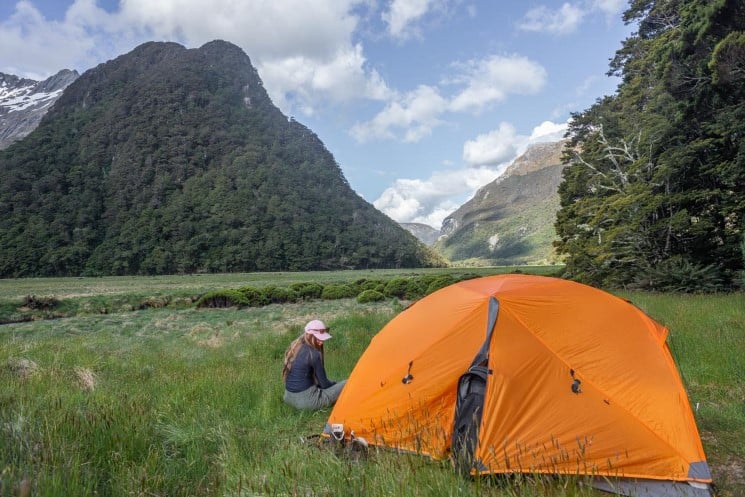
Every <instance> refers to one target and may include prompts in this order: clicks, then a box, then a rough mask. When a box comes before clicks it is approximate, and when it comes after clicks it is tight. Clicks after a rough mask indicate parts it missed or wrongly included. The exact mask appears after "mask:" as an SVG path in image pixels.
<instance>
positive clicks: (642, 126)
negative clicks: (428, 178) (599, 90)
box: [556, 0, 745, 291]
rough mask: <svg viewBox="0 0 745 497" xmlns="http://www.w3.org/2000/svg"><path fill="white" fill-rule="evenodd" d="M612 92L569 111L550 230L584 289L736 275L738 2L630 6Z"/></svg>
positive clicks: (742, 97)
mask: <svg viewBox="0 0 745 497" xmlns="http://www.w3.org/2000/svg"><path fill="white" fill-rule="evenodd" d="M624 19H625V20H626V21H627V22H634V23H638V31H637V32H636V33H635V34H634V35H633V36H631V37H630V38H628V39H627V40H625V41H624V43H623V45H622V47H621V48H620V49H619V50H618V51H617V53H616V55H615V58H614V59H613V60H612V62H611V65H610V73H612V74H617V75H619V76H620V77H621V78H622V82H621V84H620V85H619V87H618V90H617V92H616V94H615V95H613V96H611V97H607V98H604V99H602V100H599V101H598V102H596V104H595V105H593V106H592V107H590V108H589V109H587V110H585V111H584V112H582V113H579V114H576V115H574V116H573V120H572V122H571V126H570V133H571V136H572V145H573V147H574V150H576V151H577V153H575V154H573V156H572V157H571V165H569V166H568V167H567V168H566V169H565V171H564V181H563V183H562V185H561V188H560V195H561V210H560V212H559V213H558V219H557V223H556V229H557V232H558V234H559V236H560V241H559V243H558V244H557V248H558V250H559V251H561V252H562V253H564V254H566V255H567V259H566V262H567V268H566V269H567V275H568V276H569V277H572V278H575V279H578V280H582V281H585V282H589V283H593V284H601V285H613V286H635V287H641V288H658V289H674V290H694V291H702V290H716V289H721V288H731V287H734V286H737V284H738V283H739V282H741V281H742V280H743V277H742V269H743V264H744V263H743V259H744V258H745V242H744V241H743V233H744V232H745V219H744V215H743V214H744V213H745V139H744V137H745V105H744V103H745V2H743V1H742V0H715V1H710V2H701V1H697V0H673V1H667V0H666V1H655V0H635V1H632V2H631V3H630V6H629V8H628V10H627V11H626V12H625V14H624Z"/></svg>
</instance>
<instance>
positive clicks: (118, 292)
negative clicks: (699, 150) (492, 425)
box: [0, 268, 745, 497]
mask: <svg viewBox="0 0 745 497" xmlns="http://www.w3.org/2000/svg"><path fill="white" fill-rule="evenodd" d="M438 271H440V272H441V271H443V270H438ZM525 271H526V272H527V271H528V270H527V269H525ZM551 271H552V269H551V268H535V269H534V270H531V272H538V273H541V274H550V273H551ZM422 272H423V271H416V272H407V271H385V272H384V271H375V272H367V271H344V272H328V273H325V272H324V273H271V274H242V275H200V276H171V277H152V278H151V277H123V278H61V279H27V280H0V315H3V316H5V317H6V318H8V319H7V321H12V320H13V319H12V318H13V317H14V316H15V317H18V316H19V315H20V314H19V313H21V314H22V313H23V312H24V311H22V310H18V308H19V307H23V302H24V299H25V298H27V297H28V296H29V295H35V296H37V297H39V298H42V297H44V298H52V297H53V298H55V299H57V300H58V301H59V306H58V307H59V308H60V309H62V310H63V311H61V312H63V315H64V316H67V317H61V316H60V318H59V319H31V320H27V321H22V320H17V321H19V322H11V323H9V324H5V325H2V326H0V496H31V495H39V496H57V495H60V496H61V495H81V496H82V495H100V496H104V495H111V496H131V495H137V496H182V495H183V496H187V495H199V496H201V495H216V496H260V495H261V496H264V495H266V496H269V495H285V496H296V495H303V496H346V495H350V496H352V495H360V496H363V495H364V496H382V495H396V496H443V495H452V496H454V495H492V496H510V497H517V496H527V497H530V496H536V497H537V496H548V497H575V496H578V497H579V496H600V495H607V494H603V493H600V492H597V491H595V490H592V489H590V488H588V487H587V486H586V485H583V482H582V481H581V480H577V479H573V478H547V477H519V478H515V479H500V478H481V479H476V480H467V479H464V478H461V477H460V476H458V475H457V474H455V472H454V471H453V470H452V467H451V465H450V463H449V462H434V461H431V460H429V459H427V458H424V457H419V456H415V455H399V454H394V453H391V452H387V451H375V450H373V451H371V453H370V455H369V457H368V458H366V459H361V460H357V459H354V458H349V457H343V456H340V455H339V454H337V453H335V452H334V451H333V450H330V449H328V448H325V447H321V446H320V445H319V443H318V438H317V435H318V433H319V432H320V431H321V430H322V429H323V426H324V423H325V421H326V418H327V416H328V413H329V411H330V410H329V409H325V410H321V411H317V412H304V411H297V410H294V409H292V408H290V407H288V406H286V405H284V404H283V403H282V401H281V396H282V391H283V386H282V381H281V377H280V371H281V363H282V356H283V354H284V350H285V348H286V346H287V344H288V343H289V342H290V341H291V340H292V339H294V338H295V337H296V336H297V335H298V334H299V333H300V332H301V330H302V326H303V325H304V324H305V322H307V321H308V320H310V319H312V318H315V317H320V318H321V319H323V320H324V321H326V322H327V323H328V324H329V325H330V326H331V327H332V329H333V335H334V339H333V340H331V341H330V342H328V345H327V349H326V362H327V369H328V373H329V376H330V377H331V378H337V379H338V378H342V377H346V376H347V375H348V374H349V372H350V371H351V369H352V368H353V366H354V364H355V362H356V360H357V358H358V357H359V356H360V355H361V354H362V352H363V351H364V349H365V347H366V346H367V344H368V343H369V341H370V339H371V338H372V336H373V335H374V334H375V333H376V332H377V331H378V330H380V328H382V327H383V325H384V324H385V323H386V322H387V321H388V320H390V319H391V318H392V317H393V316H395V315H396V314H397V313H398V312H400V311H401V310H402V309H403V308H404V306H405V305H406V304H407V302H405V301H398V300H396V299H388V300H385V301H382V302H376V303H366V304H359V303H357V302H356V301H355V300H354V299H342V300H314V301H307V302H302V303H292V304H282V305H277V304H272V305H268V306H265V307H251V308H243V309H237V308H229V309H212V310H206V309H196V308H195V307H194V305H193V302H194V301H195V300H196V298H197V297H198V296H199V295H200V294H201V293H203V292H206V291H208V290H214V289H220V288H233V287H239V286H241V285H254V286H262V285H272V284H273V285H285V284H290V283H293V282H302V281H318V282H322V283H332V282H349V281H354V280H355V279H358V278H366V277H370V274H374V275H375V277H376V278H379V277H381V276H385V277H394V276H406V275H408V274H421V273H422ZM468 272H470V273H479V274H493V273H495V272H498V270H495V269H469V270H468ZM622 296H623V297H625V298H628V299H630V300H632V301H633V302H634V303H635V304H636V305H638V306H639V307H641V308H642V309H644V310H645V311H646V312H647V313H648V314H650V315H651V316H653V317H654V318H656V319H657V320H659V321H660V322H662V323H664V324H665V325H667V326H668V327H669V328H670V330H671V333H670V337H669V343H670V345H671V348H672V350H673V353H674V355H675V358H676V360H677V362H678V364H679V367H680V371H681V374H682V376H683V378H684V381H685V383H686V386H687V388H688V392H689V397H690V399H691V403H692V405H693V406H694V408H695V416H696V420H697V422H698V425H699V429H700V430H701V434H702V440H703V443H704V447H705V449H706V452H707V457H708V460H709V464H710V466H711V468H712V471H713V473H714V478H715V482H716V484H717V487H718V490H719V496H720V497H735V496H740V495H745V311H744V309H745V294H729V295H709V296H703V295H695V296H689V295H658V294H642V293H626V294H623V295H622ZM147 302H150V304H154V303H160V305H150V304H148V305H143V303H147ZM14 313H15V314H14ZM7 321H6V322H7ZM21 321H22V322H21Z"/></svg>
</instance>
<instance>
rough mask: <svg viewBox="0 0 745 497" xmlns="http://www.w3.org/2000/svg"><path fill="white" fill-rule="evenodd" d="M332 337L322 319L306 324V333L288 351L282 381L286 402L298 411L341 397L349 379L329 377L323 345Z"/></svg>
mask: <svg viewBox="0 0 745 497" xmlns="http://www.w3.org/2000/svg"><path fill="white" fill-rule="evenodd" d="M329 338H331V335H329V329H328V327H327V326H326V325H325V324H324V323H323V321H320V320H318V319H314V320H313V321H310V322H309V323H308V324H306V325H305V332H304V333H303V334H302V335H300V336H299V337H298V338H296V339H295V340H294V341H293V342H292V343H291V344H290V346H289V347H288V348H287V351H286V352H285V360H284V365H283V368H282V379H283V380H284V383H285V394H284V397H283V400H284V401H285V402H286V403H287V404H289V405H291V406H293V407H296V408H298V409H320V408H322V407H327V406H330V405H332V404H334V402H336V399H338V398H339V394H340V393H341V390H342V388H344V385H345V384H346V382H347V380H342V381H339V382H334V381H331V380H329V379H328V378H327V377H326V369H325V367H324V364H323V342H325V341H326V340H328V339H329Z"/></svg>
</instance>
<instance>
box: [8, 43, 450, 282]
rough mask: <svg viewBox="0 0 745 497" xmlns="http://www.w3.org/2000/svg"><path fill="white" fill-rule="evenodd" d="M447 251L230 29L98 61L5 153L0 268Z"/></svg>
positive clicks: (414, 255)
mask: <svg viewBox="0 0 745 497" xmlns="http://www.w3.org/2000/svg"><path fill="white" fill-rule="evenodd" d="M441 264H442V261H441V259H439V258H438V257H437V256H435V255H433V253H432V252H430V251H429V250H428V249H427V248H426V247H424V246H423V245H422V244H420V243H419V242H418V241H417V240H416V239H415V238H414V237H413V236H412V235H411V234H409V233H408V232H407V231H405V230H404V229H403V228H401V227H400V226H398V225H397V224H396V223H395V222H393V221H392V220H391V219H389V218H388V217H386V216H385V215H383V214H382V213H380V212H379V211H377V210H376V209H374V208H373V207H372V206H371V205H370V204H368V203H367V202H365V201H364V200H363V199H362V198H360V197H359V196H358V195H357V194H356V193H354V191H353V190H352V189H351V188H350V186H349V185H348V183H347V181H346V179H345V178H344V177H343V175H342V172H341V170H340V168H339V166H338V165H337V164H336V162H335V160H334V158H333V156H332V155H331V154H330V153H329V152H328V150H327V149H326V148H325V147H324V145H323V144H322V143H321V141H320V140H319V139H318V137H317V136H316V135H315V134H314V133H312V132H311V131H310V130H309V129H307V128H306V127H305V126H303V125H301V124H300V123H298V122H296V121H294V120H293V119H288V118H287V117H286V116H284V115H283V114H282V113H281V112H280V111H279V109H277V108H276V107H275V106H274V105H273V103H272V102H271V100H270V99H269V97H268V95H267V93H266V91H265V90H264V87H263V84H262V82H261V80H260V78H259V75H258V74H257V72H256V70H255V69H254V68H253V66H252V65H251V62H250V60H249V58H248V56H247V55H246V54H245V53H243V51H242V50H241V49H240V48H238V47H236V46H234V45H232V44H230V43H227V42H221V41H215V42H210V43H208V44H206V45H204V46H203V47H201V48H199V49H193V50H187V49H185V48H184V47H182V46H181V45H178V44H175V43H155V42H152V43H146V44H144V45H141V46H139V47H137V48H136V49H135V50H133V51H132V52H130V53H128V54H126V55H122V56H120V57H118V58H116V59H114V60H112V61H109V62H107V63H105V64H101V65H99V66H97V67H95V68H93V69H91V70H89V71H87V72H85V73H84V74H83V75H81V76H80V77H79V78H78V79H77V81H75V82H74V83H73V84H72V85H70V86H69V87H68V88H67V89H66V90H65V92H64V94H63V95H62V96H61V97H60V98H59V100H58V101H57V102H56V104H55V106H54V107H53V108H52V109H51V110H50V111H49V113H48V114H47V115H46V116H45V117H44V119H43V120H42V122H41V124H40V126H39V127H38V128H37V129H36V130H35V131H34V132H33V133H31V134H30V135H29V136H27V137H26V138H25V139H24V140H21V141H20V142H18V143H15V144H14V145H12V146H11V147H9V148H8V149H7V150H5V151H3V152H2V153H0V277H20V276H40V275H44V276H55V275H59V276H69V275H103V274H111V275H126V274H174V273H194V272H230V271H268V270H317V269H344V268H380V267H390V268H395V267H427V266H433V265H441Z"/></svg>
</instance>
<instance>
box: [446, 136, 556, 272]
mask: <svg viewBox="0 0 745 497" xmlns="http://www.w3.org/2000/svg"><path fill="white" fill-rule="evenodd" d="M563 146H564V142H554V143H540V144H536V145H533V146H532V147H530V148H529V149H528V150H526V152H525V153H524V154H523V155H521V156H520V157H518V158H517V159H515V161H514V162H513V163H512V164H511V165H510V167H509V168H507V170H506V171H505V172H504V173H503V174H502V175H501V176H499V177H498V178H497V179H495V180H494V181H492V182H491V183H489V184H488V185H485V186H483V187H481V188H480V189H479V191H478V192H476V194H475V195H474V196H473V198H472V199H471V200H469V201H468V202H466V203H465V204H463V205H462V206H461V207H459V208H458V209H457V210H456V211H455V212H453V213H452V214H450V215H449V216H448V217H447V218H445V220H444V222H443V224H442V229H441V236H440V238H439V240H438V241H437V243H435V245H434V248H435V249H437V250H438V251H440V252H441V253H442V254H443V255H445V257H447V258H448V259H450V260H451V261H454V262H455V261H466V262H467V263H469V264H474V265H512V264H536V263H539V264H546V263H553V262H556V256H555V254H554V248H553V242H554V240H555V239H556V233H555V231H554V222H555V220H556V211H557V210H558V208H559V195H558V187H559V183H560V182H561V171H562V169H563V167H564V166H563V164H562V163H561V155H562V149H563Z"/></svg>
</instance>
